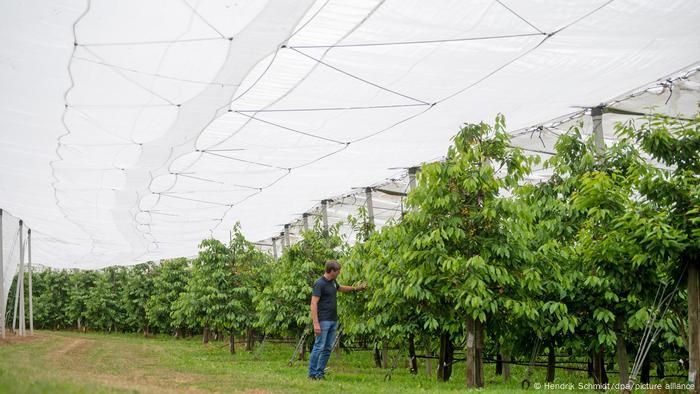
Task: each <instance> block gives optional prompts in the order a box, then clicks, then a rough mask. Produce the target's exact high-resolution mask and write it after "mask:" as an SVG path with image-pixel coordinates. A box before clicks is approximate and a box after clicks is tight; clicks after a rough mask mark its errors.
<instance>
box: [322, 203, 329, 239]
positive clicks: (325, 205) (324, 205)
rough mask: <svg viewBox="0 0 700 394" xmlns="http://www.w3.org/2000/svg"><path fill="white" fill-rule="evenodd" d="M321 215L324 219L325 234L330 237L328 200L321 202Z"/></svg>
mask: <svg viewBox="0 0 700 394" xmlns="http://www.w3.org/2000/svg"><path fill="white" fill-rule="evenodd" d="M321 215H322V217H323V234H325V235H328V200H323V201H321Z"/></svg>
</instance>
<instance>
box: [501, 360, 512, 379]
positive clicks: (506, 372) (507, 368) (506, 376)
mask: <svg viewBox="0 0 700 394" xmlns="http://www.w3.org/2000/svg"><path fill="white" fill-rule="evenodd" d="M510 360H511V358H510V355H504V356H503V361H504V362H503V383H508V382H510Z"/></svg>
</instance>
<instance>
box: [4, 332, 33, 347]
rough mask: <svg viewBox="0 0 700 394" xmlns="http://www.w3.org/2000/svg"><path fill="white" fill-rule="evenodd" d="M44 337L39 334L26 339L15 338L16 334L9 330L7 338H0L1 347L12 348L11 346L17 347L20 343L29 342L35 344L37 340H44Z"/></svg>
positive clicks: (6, 334)
mask: <svg viewBox="0 0 700 394" xmlns="http://www.w3.org/2000/svg"><path fill="white" fill-rule="evenodd" d="M42 338H43V336H42V335H39V334H34V335H32V336H26V337H20V336H15V334H13V333H11V332H9V330H8V331H7V332H6V333H5V338H0V346H10V345H16V344H19V343H27V342H34V341H37V340H40V339H42Z"/></svg>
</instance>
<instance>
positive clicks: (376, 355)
mask: <svg viewBox="0 0 700 394" xmlns="http://www.w3.org/2000/svg"><path fill="white" fill-rule="evenodd" d="M374 366H375V367H377V368H381V367H382V354H381V353H380V352H379V346H377V344H376V343H375V344H374Z"/></svg>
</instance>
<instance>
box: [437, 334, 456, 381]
mask: <svg viewBox="0 0 700 394" xmlns="http://www.w3.org/2000/svg"><path fill="white" fill-rule="evenodd" d="M453 358H454V347H453V345H452V339H451V338H450V334H448V333H446V332H445V333H442V334H440V355H439V360H440V365H438V380H442V381H443V382H447V381H448V380H450V376H452V360H453Z"/></svg>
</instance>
